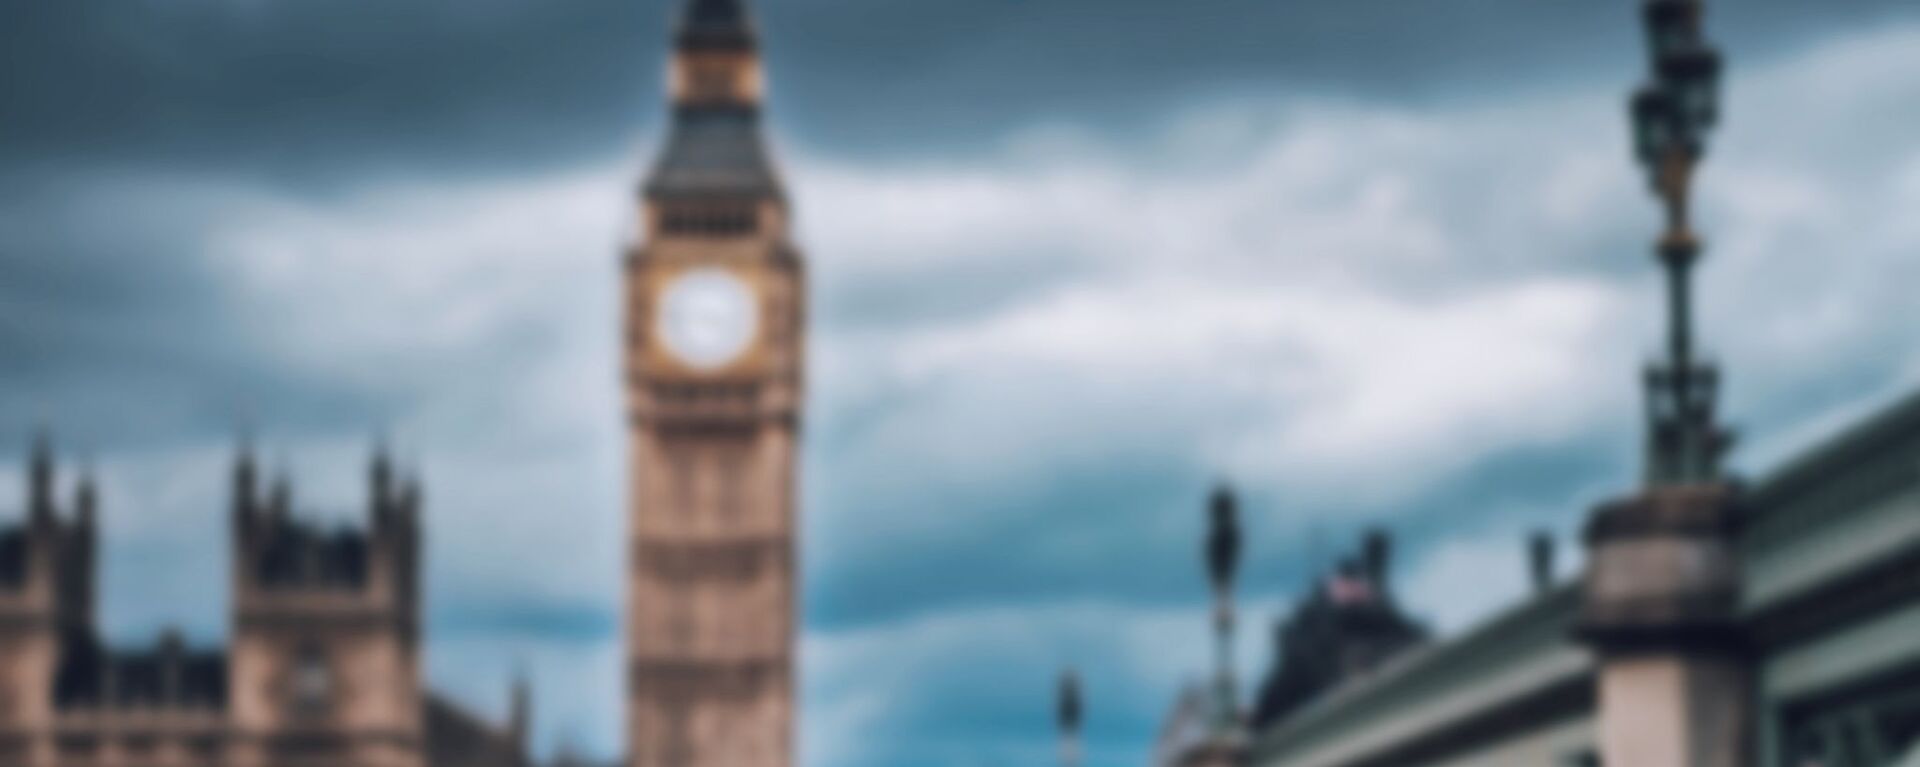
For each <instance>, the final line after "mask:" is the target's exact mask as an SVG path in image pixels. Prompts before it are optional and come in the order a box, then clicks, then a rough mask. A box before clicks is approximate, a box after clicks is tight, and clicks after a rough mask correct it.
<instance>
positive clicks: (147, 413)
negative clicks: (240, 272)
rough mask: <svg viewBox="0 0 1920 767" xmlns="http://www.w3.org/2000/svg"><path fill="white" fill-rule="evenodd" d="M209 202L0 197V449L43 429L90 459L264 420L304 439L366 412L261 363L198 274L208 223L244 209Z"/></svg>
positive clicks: (157, 191)
mask: <svg viewBox="0 0 1920 767" xmlns="http://www.w3.org/2000/svg"><path fill="white" fill-rule="evenodd" d="M204 191H207V190H196V189H191V188H189V189H185V190H183V189H180V188H174V189H171V190H164V189H162V188H161V187H158V186H149V185H145V184H142V183H140V182H137V181H101V180H98V179H62V180H53V179H48V178H41V177H35V178H20V177H9V178H8V183H5V184H3V185H0V360H4V361H5V364H6V370H7V374H6V376H5V377H4V378H0V437H14V436H19V435H23V434H25V433H27V432H28V431H29V430H31V429H34V428H38V427H39V426H43V425H44V426H49V427H55V428H57V430H58V431H59V432H60V435H61V436H62V437H63V438H65V441H67V442H68V443H69V444H74V445H77V446H79V447H81V448H83V449H86V450H88V451H92V450H99V449H106V448H109V447H129V446H137V445H142V444H151V442H152V441H153V440H156V439H159V440H163V441H168V442H180V441H185V442H195V441H199V440H204V439H206V438H208V437H212V436H214V435H216V434H217V435H220V436H222V437H225V436H227V435H231V434H232V433H233V432H234V430H235V429H236V427H237V426H238V425H239V422H240V421H241V420H242V419H243V418H246V417H249V416H250V415H260V414H263V413H269V414H271V416H272V418H273V419H274V421H275V423H276V424H278V425H280V426H287V427H292V428H295V429H302V430H304V429H310V428H322V427H325V426H326V425H329V424H334V425H337V424H340V423H342V422H343V421H346V420H349V419H348V418H347V416H348V414H353V413H364V412H366V411H367V410H368V404H369V402H368V400H369V397H370V394H371V393H370V392H366V391H355V390H352V389H345V388H339V387H331V386H327V385H323V384H320V383H317V382H314V381H311V380H308V379H304V378H302V377H301V376H298V375H296V374H293V373H290V372H289V371H286V370H283V369H280V368H278V367H276V366H275V365H273V364H272V363H270V362H268V361H266V360H263V359H262V355H261V354H260V349H258V348H257V347H255V346H254V345H253V343H252V342H251V341H250V340H248V338H247V336H246V334H245V333H244V332H243V327H244V323H242V322H240V321H238V320H236V318H235V317H234V316H233V315H232V314H231V313H230V312H229V311H228V310H227V307H226V301H225V297H224V296H223V294H222V293H221V291H220V290H219V286H218V280H217V278H216V275H215V273H214V272H213V271H212V270H211V269H209V268H207V265H206V264H205V263H204V262H202V261H200V260H199V259H197V258H196V255H197V254H198V253H199V252H200V251H201V250H202V249H203V248H204V247H205V243H204V242H203V240H202V238H203V236H204V229H205V227H206V226H207V222H208V221H209V220H210V219H211V218H213V216H214V215H215V213H216V211H218V210H221V209H222V208H224V207H226V206H228V205H231V204H233V203H235V202H236V199H234V198H232V197H230V196H227V195H224V194H220V193H212V192H209V193H206V194H202V193H201V192H204ZM356 422H357V420H356ZM362 428H364V427H362Z"/></svg>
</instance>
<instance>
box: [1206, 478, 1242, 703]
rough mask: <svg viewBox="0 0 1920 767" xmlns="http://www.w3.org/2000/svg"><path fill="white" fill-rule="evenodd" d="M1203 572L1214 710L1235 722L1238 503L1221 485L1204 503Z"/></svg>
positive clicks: (1238, 562) (1229, 489) (1238, 546)
mask: <svg viewBox="0 0 1920 767" xmlns="http://www.w3.org/2000/svg"><path fill="white" fill-rule="evenodd" d="M1207 509H1208V527H1207V550H1206V557H1207V575H1208V576H1209V578H1210V579H1211V580H1212V582H1213V630H1214V638H1215V642H1216V645H1215V648H1214V653H1215V655H1214V685H1215V688H1214V693H1215V695H1216V696H1217V697H1218V705H1217V706H1216V707H1215V711H1216V713H1217V715H1218V717H1219V719H1220V723H1221V724H1232V723H1237V721H1238V719H1239V712H1240V704H1239V702H1238V700H1237V697H1238V695H1237V693H1236V691H1235V690H1234V678H1233V619H1234V614H1233V580H1234V575H1235V574H1236V572H1237V571H1238V570H1239V568H1240V520H1239V504H1238V502H1237V501H1235V500H1234V496H1233V490H1232V489H1231V488H1229V487H1227V486H1226V485H1221V486H1220V487H1219V488H1217V489H1215V490H1214V491H1213V497H1212V499H1210V501H1209V502H1208V504H1207Z"/></svg>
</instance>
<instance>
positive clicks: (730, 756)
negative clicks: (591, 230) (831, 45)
mask: <svg viewBox="0 0 1920 767" xmlns="http://www.w3.org/2000/svg"><path fill="white" fill-rule="evenodd" d="M673 44H674V51H673V57H672V61H671V65H670V78H669V89H668V98H669V102H670V103H669V105H668V108H669V110H670V116H671V118H670V119H671V122H670V127H669V129H668V136H667V140H666V144H665V146H664V147H663V148H662V149H661V152H660V155H659V158H658V160H657V161H656V162H655V164H654V167H653V170H652V172H651V173H650V174H649V175H648V176H647V178H646V181H645V183H644V184H642V186H641V189H640V197H639V200H637V203H638V208H639V211H638V212H639V215H640V218H641V221H642V232H643V235H642V241H641V242H639V243H637V244H635V245H634V246H633V247H632V248H631V249H630V250H629V251H628V252H627V255H626V278H625V280H626V299H625V304H626V333H625V338H626V343H625V357H626V365H625V376H624V377H625V389H626V410H627V423H628V430H629V436H630V438H629V441H628V445H629V456H628V461H629V464H628V465H629V476H630V486H629V488H628V497H629V509H628V530H629V534H628V538H629V548H628V552H629V554H628V556H629V560H630V562H629V567H628V571H627V572H628V575H627V579H628V581H627V582H628V596H627V614H626V629H625V630H626V656H627V701H628V703H627V734H628V746H627V747H628V752H629V755H628V759H627V764H628V765H629V767H788V765H790V764H791V763H792V760H793V729H794V722H793V720H794V706H793V700H794V668H793V646H794V621H795V601H796V600H795V595H796V593H797V591H798V588H797V585H796V583H795V575H794V573H795V569H794V562H795V559H796V557H795V551H794V548H795V544H794V530H795V527H796V525H795V521H794V518H795V507H796V495H797V488H798V472H797V463H798V452H799V447H798V438H799V429H800V422H801V417H800V416H801V403H802V389H801V383H802V370H803V367H804V365H803V362H804V360H803V354H804V349H805V344H804V318H805V298H806V290H805V274H804V270H803V267H802V262H801V258H800V255H799V251H798V250H797V248H796V247H795V246H794V245H793V243H792V240H791V239H790V235H789V219H788V207H787V198H786V193H785V190H784V189H783V187H782V185H781V182H780V177H779V173H778V172H777V170H776V168H775V165H774V162H773V157H772V155H771V154H770V153H769V151H768V149H767V146H766V142H765V139H764V137H763V135H762V130H761V97H762V94H763V92H764V88H765V83H764V78H763V75H762V71H761V66H760V58H759V45H758V33H757V31H756V29H755V28H754V25H753V20H752V18H751V16H750V15H749V14H748V13H747V8H746V7H745V2H744V0H688V2H687V3H686V4H685V6H684V7H683V9H682V11H681V15H680V18H679V20H678V26H677V27H676V28H675V31H674V36H673Z"/></svg>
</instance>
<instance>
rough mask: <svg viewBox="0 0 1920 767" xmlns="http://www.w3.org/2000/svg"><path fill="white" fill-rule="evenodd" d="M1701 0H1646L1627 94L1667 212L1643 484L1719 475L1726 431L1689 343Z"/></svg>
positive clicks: (1637, 138)
mask: <svg viewBox="0 0 1920 767" xmlns="http://www.w3.org/2000/svg"><path fill="white" fill-rule="evenodd" d="M1701 16H1702V8H1701V4H1700V2H1699V0H1650V1H1649V2H1647V4H1646V24H1647V35H1648V41H1649V43H1650V46H1649V47H1650V51H1651V54H1652V58H1653V72H1652V76H1651V77H1650V78H1649V80H1648V81H1647V82H1646V83H1645V84H1644V85H1642V86H1640V88H1639V90H1637V91H1636V92H1635V93H1634V95H1633V100H1632V104H1631V109H1630V114H1631V117H1632V121H1633V130H1634V149H1635V154H1636V155H1637V156H1638V159H1639V161H1640V164H1641V165H1643V166H1645V167H1646V170H1647V178H1648V181H1649V183H1650V185H1651V186H1652V188H1653V192H1654V194H1655V196H1657V197H1658V198H1659V200H1660V202H1661V205H1662V207H1663V208H1664V209H1665V212H1666V229H1665V231H1664V232H1662V233H1661V236H1660V239H1659V241H1658V242H1657V244H1656V245H1655V248H1654V250H1655V254H1656V256H1657V257H1658V259H1659V261H1660V264H1661V266H1662V267H1664V269H1665V271H1666V278H1667V324H1668V327H1667V350H1666V359H1664V360H1661V361H1659V362H1656V363H1653V364H1651V365H1649V366H1648V368H1647V375H1646V387H1647V467H1646V475H1647V484H1649V485H1681V484H1690V483H1698V482H1712V481H1715V480H1718V479H1719V478H1720V459H1721V457H1722V456H1723V455H1725V453H1726V450H1727V448H1728V447H1729V446H1730V444H1731V441H1732V439H1731V436H1730V435H1729V433H1728V432H1727V431H1726V430H1725V429H1723V428H1721V426H1720V425H1719V423H1718V422H1717V421H1716V420H1715V414H1714V409H1715V401H1716V400H1717V398H1718V396H1719V383H1720V382H1719V371H1718V370H1717V369H1716V368H1715V367H1714V365H1713V364H1711V363H1709V362H1705V361H1703V360H1700V359H1698V358H1697V357H1696V355H1695V353H1694V348H1693V284H1692V279H1693V266H1694V264H1695V263H1696V262H1698V261H1699V259H1700V252H1701V244H1700V239H1699V237H1698V236H1697V235H1696V234H1695V233H1694V231H1693V223H1692V219H1691V215H1690V211H1691V205H1690V200H1689V196H1690V195H1691V193H1692V184H1693V174H1694V169H1695V167H1696V166H1697V165H1698V164H1699V162H1700V159H1701V158H1702V157H1703V156H1704V155H1705V154H1706V140H1707V132H1708V131H1709V130H1711V129H1712V128H1713V126H1714V124H1715V122H1716V121H1717V120H1718V119H1719V113H1718V112H1719V110H1718V106H1717V104H1716V99H1717V97H1718V96H1717V91H1718V88H1719V80H1720V55H1719V54H1718V53H1717V52H1715V51H1714V49H1713V48H1712V47H1711V46H1709V45H1708V44H1707V43H1706V41H1705V39H1704V37H1703V35H1702V33H1701V28H1700V26H1701V25H1700V22H1701Z"/></svg>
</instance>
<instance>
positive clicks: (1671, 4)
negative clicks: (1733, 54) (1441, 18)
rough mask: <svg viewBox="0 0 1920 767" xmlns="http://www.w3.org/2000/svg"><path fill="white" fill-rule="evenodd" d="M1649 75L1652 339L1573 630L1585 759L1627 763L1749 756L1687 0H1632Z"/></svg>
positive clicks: (1590, 529)
mask: <svg viewBox="0 0 1920 767" xmlns="http://www.w3.org/2000/svg"><path fill="white" fill-rule="evenodd" d="M1644 8H1645V15H1644V21H1645V24H1646V31H1647V42H1648V48H1649V53H1650V57H1651V59H1652V74H1651V76H1650V77H1649V78H1648V80H1647V81H1646V83H1645V84H1643V85H1641V86H1640V87H1639V88H1638V89H1636V90H1635V92H1634V94H1633V98H1632V99H1631V101H1630V109H1629V114H1630V115H1631V117H1632V122H1633V135H1634V150H1635V154H1636V155H1637V158H1638V159H1639V161H1640V164H1641V165H1642V166H1644V167H1645V168H1646V171H1647V178H1648V181H1649V182H1650V184H1651V186H1652V187H1653V191H1654V194H1655V195H1657V196H1658V197H1659V199H1660V202H1661V203H1662V205H1663V206H1664V208H1665V212H1666V229H1665V231H1664V232H1663V233H1662V234H1661V236H1660V239H1659V242H1658V245H1657V247H1656V249H1655V251H1656V253H1657V254H1658V256H1659V259H1660V263H1661V265H1662V266H1663V267H1665V271H1666V280H1667V313H1668V328H1667V331H1668V332H1667V352H1666V356H1665V358H1664V359H1662V360H1660V361H1658V362H1656V363H1653V364H1651V365H1649V366H1648V367H1647V371H1646V387H1647V422H1648V423H1647V455H1646V462H1647V466H1646V485H1645V487H1643V488H1641V489H1640V491H1639V492H1637V493H1634V494H1632V495H1629V496H1627V497H1624V498H1619V499H1616V500H1613V501H1610V502H1608V503H1605V504H1602V505H1601V506H1600V507H1599V508H1597V509H1595V510H1594V513H1593V515H1592V517H1591V518H1590V519H1589V521H1588V524H1587V529H1586V543H1587V550H1588V557H1587V574H1586V578H1585V581H1584V584H1583V589H1582V594H1581V607H1580V613H1581V614H1580V620H1579V632H1580V634H1581V636H1582V637H1583V638H1584V639H1585V641H1586V643H1587V644H1588V646H1589V647H1591V648H1592V649H1593V650H1594V651H1595V660H1596V664H1597V668H1596V675H1595V676H1596V687H1597V688H1598V693H1599V694H1598V697H1599V711H1598V716H1597V717H1596V718H1597V720H1598V722H1597V724H1598V728H1597V729H1598V731H1599V732H1598V734H1599V740H1600V756H1601V761H1602V762H1603V763H1605V764H1610V765H1633V767H1748V765H1751V764H1752V760H1751V759H1750V758H1749V755H1750V754H1751V753H1752V745H1753V741H1752V733H1753V721H1754V716H1753V713H1754V712H1753V710H1752V707H1751V703H1752V684H1753V678H1752V668H1751V665H1750V662H1749V659H1748V657H1747V655H1746V653H1745V649H1744V648H1745V647H1746V645H1747V643H1748V637H1747V636H1746V633H1745V630H1746V629H1745V627H1744V625H1743V623H1742V622H1741V620H1740V616H1739V614H1738V606H1739V604H1740V584H1741V577H1740V554H1739V546H1738V538H1737V535H1736V528H1737V524H1738V521H1739V519H1740V513H1739V504H1740V494H1739V490H1738V488H1737V487H1736V486H1734V485H1733V484H1731V483H1729V482H1727V481H1725V479H1724V477H1722V475H1721V471H1720V460H1721V457H1722V456H1723V455H1725V453H1726V450H1727V448H1728V447H1729V446H1730V445H1731V443H1732V439H1731V437H1730V436H1729V435H1728V433H1727V431H1726V430H1725V429H1723V428H1721V427H1720V425H1719V423H1718V421H1717V420H1716V419H1715V415H1714V401H1715V398H1716V397H1717V396H1718V389H1719V385H1720V376H1719V372H1718V371H1717V370H1715V368H1714V367H1713V365H1711V364H1707V363H1705V362H1702V361H1701V360H1699V359H1697V358H1696V356H1695V354H1694V348H1693V328H1692V324H1691V323H1692V306H1691V302H1692V295H1691V288H1692V286H1691V283H1690V280H1691V278H1692V270H1693V266H1694V264H1695V262H1696V261H1698V260H1699V257H1700V250H1701V246H1700V240H1699V238H1698V237H1697V236H1696V235H1695V234H1694V231H1693V222H1692V219H1691V217H1690V211H1689V195H1690V193H1691V186H1692V182H1693V172H1694V169H1695V168H1696V167H1697V166H1698V165H1699V162H1700V159H1701V158H1702V156H1704V155H1705V153H1706V143H1707V142H1706V139H1707V132H1708V131H1710V130H1711V129H1712V128H1713V126H1714V123H1715V122H1716V120H1717V118H1718V116H1719V115H1718V106H1717V101H1718V98H1719V85H1720V56H1719V54H1718V53H1715V52H1714V50H1713V49H1712V48H1711V47H1709V46H1708V44H1707V43H1706V41H1705V40H1704V39H1703V36H1702V35H1701V30H1700V22H1701V15H1702V8H1701V3H1700V0H1645V6H1644Z"/></svg>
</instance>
